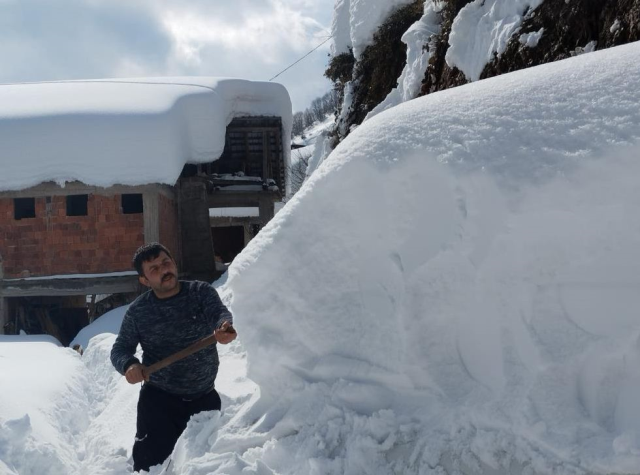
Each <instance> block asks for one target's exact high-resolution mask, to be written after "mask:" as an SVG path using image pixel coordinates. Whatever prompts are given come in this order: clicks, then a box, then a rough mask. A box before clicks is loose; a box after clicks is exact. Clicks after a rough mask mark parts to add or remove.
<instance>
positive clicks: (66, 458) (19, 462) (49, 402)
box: [0, 336, 88, 475]
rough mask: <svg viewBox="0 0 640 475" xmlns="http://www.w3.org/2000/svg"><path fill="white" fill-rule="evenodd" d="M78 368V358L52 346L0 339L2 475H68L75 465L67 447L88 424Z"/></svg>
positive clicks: (33, 339) (30, 340)
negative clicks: (71, 467) (67, 468)
mask: <svg viewBox="0 0 640 475" xmlns="http://www.w3.org/2000/svg"><path fill="white" fill-rule="evenodd" d="M81 368H82V363H81V361H80V355H79V354H78V353H77V352H75V351H73V350H71V349H69V348H61V347H60V346H59V344H56V343H55V342H53V341H47V340H46V339H44V338H41V337H39V336H36V337H33V336H19V337H6V336H0V388H2V390H1V391H0V473H2V474H3V475H5V474H6V475H18V474H19V475H39V474H42V473H47V474H51V475H67V474H68V471H67V470H66V467H68V466H69V465H71V464H76V463H78V462H77V461H78V454H77V451H76V450H75V447H74V446H72V444H70V441H71V440H72V439H73V438H74V436H75V435H76V434H78V433H79V432H81V431H83V430H84V429H85V428H86V427H87V423H88V421H87V417H86V412H87V410H88V401H87V399H86V397H85V396H84V393H83V391H82V388H84V387H86V385H87V381H86V375H85V374H84V373H83V372H82V371H81ZM60 374H64V376H65V377H64V378H60V377H59V376H60ZM25 408H29V411H28V413H26V412H25Z"/></svg>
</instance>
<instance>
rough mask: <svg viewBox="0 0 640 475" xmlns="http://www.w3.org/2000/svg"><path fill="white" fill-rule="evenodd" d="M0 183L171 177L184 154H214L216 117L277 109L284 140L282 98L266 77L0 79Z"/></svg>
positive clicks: (287, 120)
mask: <svg viewBox="0 0 640 475" xmlns="http://www.w3.org/2000/svg"><path fill="white" fill-rule="evenodd" d="M0 103H1V104H2V108H1V109H0V144H2V145H1V146H0V147H1V148H0V167H2V173H0V191H3V190H17V189H23V188H28V187H30V186H34V185H37V184H39V183H41V182H45V181H56V182H60V183H63V182H65V181H73V180H79V181H81V182H83V183H86V184H87V185H94V186H104V187H107V186H111V185H115V184H122V185H143V184H149V183H163V184H169V185H173V184H175V182H176V181H177V179H178V177H179V176H180V173H181V172H182V169H183V167H184V165H185V163H206V162H211V161H213V160H216V159H217V158H219V157H220V155H221V154H222V152H223V150H224V143H225V132H226V126H227V125H228V124H229V123H230V122H231V121H232V120H233V119H234V118H235V117H242V116H278V117H281V118H282V121H283V135H282V138H283V150H284V151H285V161H286V163H287V164H288V160H289V154H288V152H287V151H288V150H289V149H290V148H291V147H290V143H291V124H292V112H291V100H290V98H289V94H288V92H287V91H286V89H285V88H284V87H283V86H281V85H279V84H275V83H269V82H254V81H246V80H240V79H218V78H206V77H184V78H179V77H178V78H143V79H109V80H93V81H64V82H51V83H28V84H6V85H0Z"/></svg>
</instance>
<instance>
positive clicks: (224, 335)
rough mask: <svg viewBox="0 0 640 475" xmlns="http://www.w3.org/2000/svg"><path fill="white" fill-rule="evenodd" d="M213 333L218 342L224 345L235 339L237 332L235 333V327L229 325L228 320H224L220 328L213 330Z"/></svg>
mask: <svg viewBox="0 0 640 475" xmlns="http://www.w3.org/2000/svg"><path fill="white" fill-rule="evenodd" d="M214 335H215V337H216V341H217V342H218V343H221V344H223V345H226V344H227V343H231V342H232V341H233V340H235V339H236V337H237V336H238V333H236V330H235V328H233V325H231V323H230V322H227V321H225V322H224V323H223V324H222V325H221V326H220V328H218V329H217V330H216V331H215V332H214Z"/></svg>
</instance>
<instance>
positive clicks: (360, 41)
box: [331, 0, 413, 59]
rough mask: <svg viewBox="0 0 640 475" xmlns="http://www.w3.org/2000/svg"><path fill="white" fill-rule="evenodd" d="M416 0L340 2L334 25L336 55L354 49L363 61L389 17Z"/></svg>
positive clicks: (349, 0) (346, 0)
mask: <svg viewBox="0 0 640 475" xmlns="http://www.w3.org/2000/svg"><path fill="white" fill-rule="evenodd" d="M412 1H413V0H337V1H336V5H335V10H334V14H333V23H332V26H331V34H332V35H333V46H332V52H333V54H334V55H338V54H341V53H346V52H348V51H349V49H350V48H351V49H353V54H354V56H355V57H356V59H357V58H359V57H360V55H361V54H362V52H363V51H364V49H365V48H366V47H367V46H369V44H370V43H371V41H372V40H373V34H374V33H375V32H376V30H377V29H378V28H379V27H380V25H381V24H382V23H383V22H384V21H385V20H386V19H387V17H388V16H389V14H390V13H391V12H393V11H394V10H395V9H396V8H398V7H399V6H402V5H406V4H408V3H411V2H412Z"/></svg>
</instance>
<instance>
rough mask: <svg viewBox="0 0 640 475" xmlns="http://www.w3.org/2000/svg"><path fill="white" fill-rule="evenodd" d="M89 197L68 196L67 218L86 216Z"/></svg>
mask: <svg viewBox="0 0 640 475" xmlns="http://www.w3.org/2000/svg"><path fill="white" fill-rule="evenodd" d="M88 201H89V195H69V196H67V216H86V215H87V214H88V213H87V202H88Z"/></svg>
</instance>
